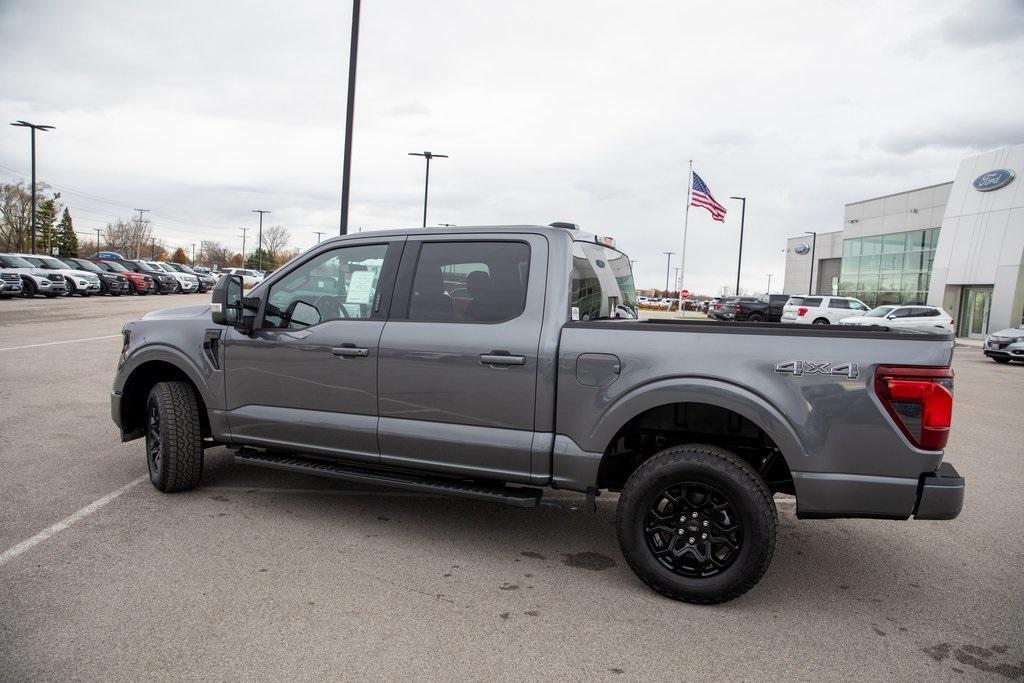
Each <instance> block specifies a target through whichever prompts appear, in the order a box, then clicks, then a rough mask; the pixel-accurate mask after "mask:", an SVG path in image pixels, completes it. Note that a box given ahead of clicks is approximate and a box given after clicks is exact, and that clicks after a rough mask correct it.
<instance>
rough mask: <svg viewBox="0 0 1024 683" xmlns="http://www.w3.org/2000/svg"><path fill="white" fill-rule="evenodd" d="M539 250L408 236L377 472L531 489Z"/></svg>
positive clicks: (512, 241) (524, 241)
mask: <svg viewBox="0 0 1024 683" xmlns="http://www.w3.org/2000/svg"><path fill="white" fill-rule="evenodd" d="M547 254H548V245H547V241H546V239H545V238H543V237H541V236H539V235H513V234H507V233H502V234H479V235H474V234H457V235H424V236H422V237H419V236H417V237H410V238H409V240H408V242H407V245H406V249H405V253H404V255H403V257H402V264H401V267H400V270H399V275H398V284H397V285H396V290H395V300H394V305H393V306H392V310H391V317H390V319H389V320H388V322H387V325H386V326H385V328H384V334H383V335H382V337H381V343H380V383H379V387H380V401H379V403H380V416H381V418H380V426H379V430H378V435H379V441H380V450H381V462H382V463H384V464H392V465H398V466H408V467H415V468H417V469H432V470H436V471H440V472H447V473H452V474H460V475H467V476H479V477H484V478H493V479H501V480H503V481H521V482H528V481H529V479H530V461H531V446H532V444H533V438H534V407H535V401H536V391H537V358H538V344H539V340H540V333H541V323H542V315H543V311H544V305H545V301H544V292H545V284H546V280H547Z"/></svg>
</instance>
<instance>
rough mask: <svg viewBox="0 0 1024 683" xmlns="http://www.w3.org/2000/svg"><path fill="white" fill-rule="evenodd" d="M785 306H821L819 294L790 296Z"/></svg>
mask: <svg viewBox="0 0 1024 683" xmlns="http://www.w3.org/2000/svg"><path fill="white" fill-rule="evenodd" d="M786 305H787V306H807V307H808V308H817V307H818V306H821V297H820V296H791V297H789V301H787V302H786Z"/></svg>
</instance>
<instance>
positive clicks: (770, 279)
mask: <svg viewBox="0 0 1024 683" xmlns="http://www.w3.org/2000/svg"><path fill="white" fill-rule="evenodd" d="M771 293H772V274H771V273H768V290H767V291H766V292H765V294H771Z"/></svg>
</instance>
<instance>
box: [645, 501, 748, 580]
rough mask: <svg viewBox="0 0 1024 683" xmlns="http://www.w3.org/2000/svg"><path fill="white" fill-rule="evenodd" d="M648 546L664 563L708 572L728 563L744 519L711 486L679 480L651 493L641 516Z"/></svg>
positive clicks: (699, 574) (689, 572)
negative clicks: (679, 481) (648, 504)
mask: <svg viewBox="0 0 1024 683" xmlns="http://www.w3.org/2000/svg"><path fill="white" fill-rule="evenodd" d="M644 536H645V538H646V539H647V547H648V548H649V549H650V551H651V552H652V553H653V554H654V557H655V558H656V559H657V560H658V562H659V563H661V565H662V566H664V567H665V568H666V569H668V570H670V571H672V572H673V573H675V574H679V575H680V576H687V577H693V578H707V577H709V576H714V575H716V574H718V573H720V572H722V571H723V570H725V569H727V568H728V567H729V566H730V565H731V564H732V563H733V562H734V561H735V560H736V557H737V555H739V552H740V547H741V546H742V544H743V525H742V524H741V523H740V521H739V518H738V517H737V515H736V513H735V511H734V510H733V508H732V505H731V503H730V502H729V499H728V498H726V496H725V494H724V493H722V492H721V491H719V490H718V489H717V488H715V487H713V486H709V485H707V484H702V483H698V482H681V483H679V484H676V485H673V486H670V487H668V488H667V489H665V490H664V491H662V492H661V493H659V494H658V495H656V496H655V497H654V500H653V502H652V503H651V504H650V506H649V507H648V508H647V514H646V516H645V517H644Z"/></svg>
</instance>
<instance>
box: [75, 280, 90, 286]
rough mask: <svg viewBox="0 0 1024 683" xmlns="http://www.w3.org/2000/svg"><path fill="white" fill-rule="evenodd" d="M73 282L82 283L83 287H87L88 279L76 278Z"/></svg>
mask: <svg viewBox="0 0 1024 683" xmlns="http://www.w3.org/2000/svg"><path fill="white" fill-rule="evenodd" d="M75 282H77V283H78V284H80V285H82V286H83V287H87V286H88V285H89V281H88V280H86V279H84V278H81V279H76V280H75Z"/></svg>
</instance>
